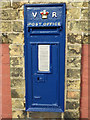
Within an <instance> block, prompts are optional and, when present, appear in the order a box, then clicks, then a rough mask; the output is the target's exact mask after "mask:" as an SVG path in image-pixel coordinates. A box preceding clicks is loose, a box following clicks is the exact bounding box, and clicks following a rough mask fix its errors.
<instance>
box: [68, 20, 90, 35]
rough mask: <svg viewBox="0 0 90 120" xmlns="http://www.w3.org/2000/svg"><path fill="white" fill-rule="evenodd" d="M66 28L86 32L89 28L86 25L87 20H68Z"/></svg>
mask: <svg viewBox="0 0 90 120" xmlns="http://www.w3.org/2000/svg"><path fill="white" fill-rule="evenodd" d="M68 30H69V31H72V32H73V33H75V32H76V33H77V32H78V31H79V32H88V31H90V28H89V26H88V21H68Z"/></svg>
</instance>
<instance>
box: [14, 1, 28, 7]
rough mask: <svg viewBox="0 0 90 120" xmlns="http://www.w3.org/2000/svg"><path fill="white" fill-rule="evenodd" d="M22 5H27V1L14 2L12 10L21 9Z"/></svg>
mask: <svg viewBox="0 0 90 120" xmlns="http://www.w3.org/2000/svg"><path fill="white" fill-rule="evenodd" d="M24 4H28V0H19V1H18V0H14V1H13V4H12V7H13V8H14V9H17V8H22V7H23V6H24Z"/></svg>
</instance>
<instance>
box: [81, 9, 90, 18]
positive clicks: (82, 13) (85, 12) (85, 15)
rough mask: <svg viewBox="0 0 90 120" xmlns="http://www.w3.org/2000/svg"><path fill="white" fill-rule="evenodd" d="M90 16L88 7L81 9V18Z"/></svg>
mask: <svg viewBox="0 0 90 120" xmlns="http://www.w3.org/2000/svg"><path fill="white" fill-rule="evenodd" d="M89 16H90V12H89V10H88V9H81V18H82V19H88V18H89Z"/></svg>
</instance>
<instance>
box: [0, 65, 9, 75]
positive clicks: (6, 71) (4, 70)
mask: <svg viewBox="0 0 90 120" xmlns="http://www.w3.org/2000/svg"><path fill="white" fill-rule="evenodd" d="M2 75H5V76H6V75H10V65H9V64H3V65H2Z"/></svg>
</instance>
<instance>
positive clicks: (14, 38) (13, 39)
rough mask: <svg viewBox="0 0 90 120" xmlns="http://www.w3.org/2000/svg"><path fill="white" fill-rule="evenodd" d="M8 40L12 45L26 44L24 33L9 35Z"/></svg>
mask: <svg viewBox="0 0 90 120" xmlns="http://www.w3.org/2000/svg"><path fill="white" fill-rule="evenodd" d="M7 37H8V39H9V43H10V44H12V43H13V44H14V43H15V44H23V43H24V34H23V33H11V34H8V36H7Z"/></svg>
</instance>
